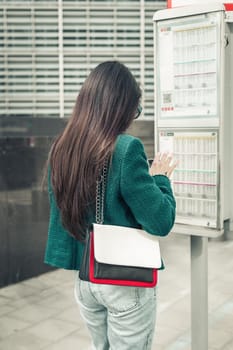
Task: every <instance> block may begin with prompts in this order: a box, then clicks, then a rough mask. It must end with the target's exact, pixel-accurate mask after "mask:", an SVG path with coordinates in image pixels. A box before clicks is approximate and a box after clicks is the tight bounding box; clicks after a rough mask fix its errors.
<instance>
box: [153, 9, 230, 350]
mask: <svg viewBox="0 0 233 350" xmlns="http://www.w3.org/2000/svg"><path fill="white" fill-rule="evenodd" d="M227 18H228V16H226V13H225V8H224V6H223V5H222V4H220V3H215V4H212V3H209V4H203V5H200V4H199V5H198V6H195V5H192V6H184V7H179V8H178V7H177V8H174V9H167V10H162V11H158V12H156V13H155V15H154V18H153V20H154V49H155V72H156V78H155V101H156V103H155V105H156V108H155V115H156V118H155V145H156V151H161V152H172V153H173V154H174V157H175V158H176V159H178V161H179V164H178V167H177V168H176V169H175V171H174V174H173V178H172V184H173V190H174V193H175V196H176V200H177V217H176V224H175V226H174V232H177V233H183V234H187V235H190V241H191V294H192V296H191V303H192V305H191V306H192V349H193V350H204V349H207V348H208V293H207V291H208V286H207V277H208V272H207V249H208V238H209V237H212V238H216V237H219V236H221V235H222V234H223V233H224V231H225V230H226V228H229V229H230V230H231V229H232V225H233V209H232V208H233V202H232V199H233V193H231V192H233V191H232V186H231V181H232V175H233V159H232V152H231V150H232V136H231V135H232V132H233V123H232V120H231V119H232V118H231V116H232V112H233V105H232V97H233V94H232V92H233V89H232V83H231V82H232V81H233V80H232V79H233V70H232V62H233V60H232V58H233V52H232V40H233V34H232V31H233V25H232V23H231V22H229V21H228V20H229V19H227ZM194 287H195V292H194Z"/></svg>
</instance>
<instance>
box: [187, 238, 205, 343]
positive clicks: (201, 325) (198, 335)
mask: <svg viewBox="0 0 233 350" xmlns="http://www.w3.org/2000/svg"><path fill="white" fill-rule="evenodd" d="M190 239H191V329H192V350H208V237H202V236H191V238H190Z"/></svg>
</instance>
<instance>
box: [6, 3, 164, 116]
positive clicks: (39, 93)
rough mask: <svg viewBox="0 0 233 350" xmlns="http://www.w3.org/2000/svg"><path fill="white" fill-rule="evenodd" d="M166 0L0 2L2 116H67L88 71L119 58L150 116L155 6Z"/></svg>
mask: <svg viewBox="0 0 233 350" xmlns="http://www.w3.org/2000/svg"><path fill="white" fill-rule="evenodd" d="M164 6H165V1H142V0H141V1H140V0H138V1H119V0H115V1H97V0H95V1H78V0H77V1H75V0H74V1H65V0H63V1H62V0H54V1H52V0H49V1H36V0H34V1H10V0H7V1H1V0H0V114H1V115H33V116H44V117H46V116H53V117H63V116H65V117H69V116H70V114H71V111H72V107H73V105H74V100H75V98H76V96H77V94H78V92H79V90H80V86H81V84H82V83H83V81H84V79H85V77H86V76H87V74H88V73H89V71H90V69H91V68H93V67H94V66H96V65H97V64H99V63H100V62H102V61H103V60H108V59H110V60H111V59H119V60H121V61H122V62H124V63H125V64H126V65H128V66H129V68H130V69H131V70H132V71H133V73H134V74H135V76H136V78H137V80H138V81H139V82H140V84H141V87H142V90H143V101H142V104H143V105H144V110H145V117H148V118H150V117H153V113H154V112H153V108H154V106H153V105H154V103H153V80H154V79H153V48H152V47H153V25H152V16H153V13H154V11H156V10H157V9H161V8H163V7H164Z"/></svg>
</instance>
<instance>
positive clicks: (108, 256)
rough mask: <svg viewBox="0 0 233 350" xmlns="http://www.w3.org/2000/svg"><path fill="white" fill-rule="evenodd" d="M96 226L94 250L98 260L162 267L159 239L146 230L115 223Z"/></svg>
mask: <svg viewBox="0 0 233 350" xmlns="http://www.w3.org/2000/svg"><path fill="white" fill-rule="evenodd" d="M93 226H94V252H95V259H96V260H97V261H98V262H101V263H105V264H113V265H125V266H138V267H150V268H160V267H161V256H160V248H159V241H158V238H157V237H156V236H153V235H151V234H149V233H147V232H146V231H143V230H140V229H136V228H130V227H123V226H114V225H100V224H93Z"/></svg>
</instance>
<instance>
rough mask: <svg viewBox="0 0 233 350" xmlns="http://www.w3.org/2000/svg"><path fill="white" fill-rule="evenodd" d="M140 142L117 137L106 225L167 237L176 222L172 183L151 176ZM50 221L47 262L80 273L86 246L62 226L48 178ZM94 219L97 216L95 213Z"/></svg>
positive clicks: (109, 175) (127, 137)
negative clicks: (130, 228)
mask: <svg viewBox="0 0 233 350" xmlns="http://www.w3.org/2000/svg"><path fill="white" fill-rule="evenodd" d="M148 170H149V168H148V162H147V157H146V155H145V151H144V147H143V145H142V143H141V141H140V140H139V139H137V138H135V137H133V136H130V135H126V134H122V135H120V136H118V138H117V141H116V144H115V149H114V153H113V158H112V164H111V167H110V169H109V174H108V181H107V189H106V198H105V207H104V223H105V224H111V225H120V226H127V227H136V228H143V229H144V230H145V231H147V232H149V233H150V234H153V235H158V236H166V235H167V234H168V233H169V232H170V230H171V228H172V226H173V224H174V220H175V207H176V204H175V199H174V196H173V193H172V189H171V185H170V180H169V179H168V178H167V177H166V176H163V175H155V176H151V175H150V174H149V171H148ZM48 191H49V200H50V220H49V229H48V240H47V245H46V252H45V262H46V263H47V264H50V265H52V266H56V267H59V268H64V269H70V270H79V268H80V263H81V259H82V254H83V248H84V244H83V243H80V242H79V241H77V240H75V239H74V238H73V237H72V236H71V235H70V234H69V233H68V232H67V231H66V230H65V229H64V227H63V226H62V222H61V216H60V212H59V209H58V207H57V204H56V201H55V197H54V193H53V190H52V187H51V183H50V176H48ZM93 218H94V213H93Z"/></svg>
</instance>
